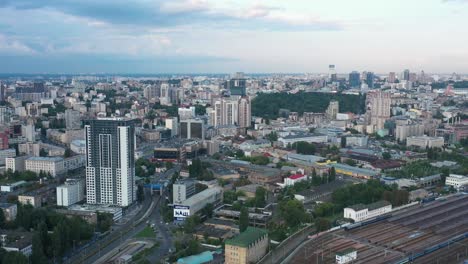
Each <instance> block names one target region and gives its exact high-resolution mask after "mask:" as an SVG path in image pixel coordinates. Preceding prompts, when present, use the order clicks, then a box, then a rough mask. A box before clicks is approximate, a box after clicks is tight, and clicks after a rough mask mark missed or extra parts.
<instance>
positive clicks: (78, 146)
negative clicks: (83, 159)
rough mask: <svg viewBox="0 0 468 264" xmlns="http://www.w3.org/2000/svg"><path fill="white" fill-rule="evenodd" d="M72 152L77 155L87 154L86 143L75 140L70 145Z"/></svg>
mask: <svg viewBox="0 0 468 264" xmlns="http://www.w3.org/2000/svg"><path fill="white" fill-rule="evenodd" d="M70 150H71V151H73V152H75V153H76V154H82V155H84V154H86V141H85V140H80V139H76V140H73V141H72V142H71V143H70Z"/></svg>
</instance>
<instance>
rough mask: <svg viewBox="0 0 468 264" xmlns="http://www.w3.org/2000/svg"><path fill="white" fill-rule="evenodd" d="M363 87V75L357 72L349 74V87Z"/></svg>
mask: <svg viewBox="0 0 468 264" xmlns="http://www.w3.org/2000/svg"><path fill="white" fill-rule="evenodd" d="M360 85H361V75H360V74H359V72H357V71H353V72H351V73H350V74H349V86H350V87H353V88H354V87H359V86H360Z"/></svg>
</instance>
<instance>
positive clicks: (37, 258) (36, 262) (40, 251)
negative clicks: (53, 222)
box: [31, 231, 47, 264]
mask: <svg viewBox="0 0 468 264" xmlns="http://www.w3.org/2000/svg"><path fill="white" fill-rule="evenodd" d="M31 260H32V263H33V264H47V257H46V255H45V254H44V246H43V244H42V240H41V234H40V233H39V232H37V231H36V232H35V233H34V235H33V240H32V256H31Z"/></svg>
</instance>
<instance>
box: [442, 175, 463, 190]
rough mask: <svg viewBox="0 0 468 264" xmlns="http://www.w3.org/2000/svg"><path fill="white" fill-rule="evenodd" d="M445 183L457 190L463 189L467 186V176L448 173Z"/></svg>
mask: <svg viewBox="0 0 468 264" xmlns="http://www.w3.org/2000/svg"><path fill="white" fill-rule="evenodd" d="M445 185H448V186H453V188H455V189H457V190H463V189H465V188H466V186H468V177H467V176H463V175H457V174H450V176H449V177H447V178H446V179H445Z"/></svg>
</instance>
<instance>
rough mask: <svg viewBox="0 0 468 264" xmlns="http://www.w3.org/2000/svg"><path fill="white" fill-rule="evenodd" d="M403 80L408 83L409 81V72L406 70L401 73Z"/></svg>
mask: <svg viewBox="0 0 468 264" xmlns="http://www.w3.org/2000/svg"><path fill="white" fill-rule="evenodd" d="M403 80H405V81H409V80H410V70H408V69H406V70H404V71H403Z"/></svg>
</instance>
